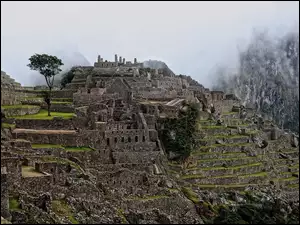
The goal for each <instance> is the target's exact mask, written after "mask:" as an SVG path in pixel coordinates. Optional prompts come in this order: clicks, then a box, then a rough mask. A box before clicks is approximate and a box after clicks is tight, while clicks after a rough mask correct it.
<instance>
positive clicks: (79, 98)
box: [73, 88, 119, 106]
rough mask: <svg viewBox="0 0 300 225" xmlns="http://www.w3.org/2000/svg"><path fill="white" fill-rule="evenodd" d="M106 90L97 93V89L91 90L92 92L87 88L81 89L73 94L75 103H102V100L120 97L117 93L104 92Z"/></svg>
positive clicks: (78, 104) (77, 104)
mask: <svg viewBox="0 0 300 225" xmlns="http://www.w3.org/2000/svg"><path fill="white" fill-rule="evenodd" d="M98 89H99V88H98ZM99 90H100V89H99ZM104 91H105V90H103V91H99V92H98V93H95V91H93V90H91V91H90V92H88V90H86V91H83V90H80V91H78V92H76V93H74V94H73V103H74V105H75V106H84V105H91V104H96V103H101V102H102V101H105V100H110V99H117V98H119V95H118V94H115V93H112V94H103V93H104Z"/></svg>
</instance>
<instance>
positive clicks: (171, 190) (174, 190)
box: [168, 188, 179, 193]
mask: <svg viewBox="0 0 300 225" xmlns="http://www.w3.org/2000/svg"><path fill="white" fill-rule="evenodd" d="M168 190H169V191H170V192H175V193H178V192H179V190H178V189H177V188H168Z"/></svg>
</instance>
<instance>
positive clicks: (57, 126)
mask: <svg viewBox="0 0 300 225" xmlns="http://www.w3.org/2000/svg"><path fill="white" fill-rule="evenodd" d="M15 122H16V128H23V129H36V130H42V129H45V130H73V129H74V125H73V123H74V122H73V120H72V119H68V120H66V119H62V118H59V117H54V118H53V119H52V120H35V119H15Z"/></svg>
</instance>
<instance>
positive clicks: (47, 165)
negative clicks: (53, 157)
mask: <svg viewBox="0 0 300 225" xmlns="http://www.w3.org/2000/svg"><path fill="white" fill-rule="evenodd" d="M35 169H36V170H37V171H39V172H46V173H48V174H52V182H53V184H57V185H65V182H66V179H67V175H68V174H67V173H68V172H70V169H71V168H70V166H69V165H66V164H61V163H57V162H36V163H35Z"/></svg>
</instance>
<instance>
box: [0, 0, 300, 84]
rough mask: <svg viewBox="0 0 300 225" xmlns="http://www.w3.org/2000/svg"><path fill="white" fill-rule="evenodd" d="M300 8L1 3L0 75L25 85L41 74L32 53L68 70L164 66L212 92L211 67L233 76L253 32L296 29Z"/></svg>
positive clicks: (240, 4) (257, 4)
mask: <svg viewBox="0 0 300 225" xmlns="http://www.w3.org/2000/svg"><path fill="white" fill-rule="evenodd" d="M298 27H299V2H296V1H294V2H186V1H184V2H86V1H84V2H1V70H3V71H5V72H7V73H8V74H9V75H11V76H12V77H13V78H14V79H16V81H18V82H20V83H21V84H22V85H27V86H28V85H33V83H34V82H36V79H38V78H37V77H38V76H39V75H37V74H35V73H34V72H32V71H30V70H29V69H28V68H27V66H26V65H27V64H28V58H29V57H30V56H31V55H33V54H34V53H43V52H44V53H51V54H53V55H57V56H58V57H60V58H62V59H63V61H64V62H65V64H66V65H67V67H68V66H72V65H78V64H83V65H88V64H91V65H92V64H93V63H94V61H96V59H97V55H98V54H100V55H101V56H102V57H103V58H104V59H107V60H113V57H114V54H115V53H117V54H118V55H121V56H123V57H125V58H126V59H128V60H133V58H134V57H136V58H137V59H138V61H145V60H149V59H153V60H161V61H164V62H165V63H166V64H167V65H168V66H169V68H170V69H171V70H172V71H174V72H175V73H176V74H185V75H190V76H192V77H193V78H194V79H195V80H197V81H199V83H201V84H203V85H204V86H206V87H212V86H213V79H211V74H212V73H213V72H214V70H215V68H216V65H226V66H227V67H229V69H231V70H234V69H235V68H236V66H237V60H238V52H239V50H240V49H243V48H245V47H246V46H247V43H248V42H249V40H250V38H251V35H252V32H253V29H262V30H264V29H267V30H269V33H270V34H271V35H273V36H274V37H276V36H278V35H279V36H280V35H281V34H282V33H285V32H287V31H288V30H293V29H299V28H298Z"/></svg>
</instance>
